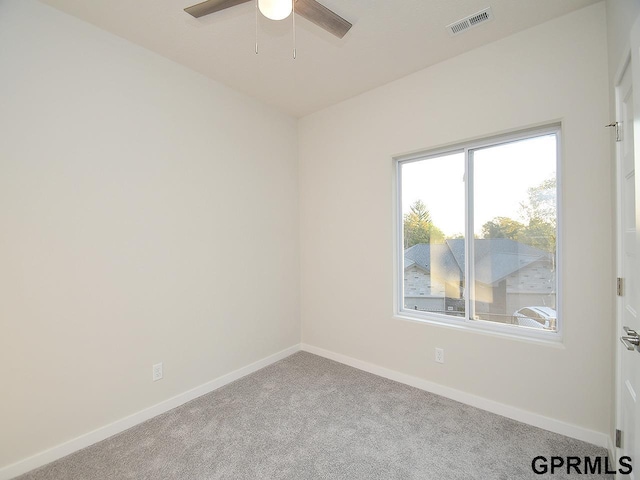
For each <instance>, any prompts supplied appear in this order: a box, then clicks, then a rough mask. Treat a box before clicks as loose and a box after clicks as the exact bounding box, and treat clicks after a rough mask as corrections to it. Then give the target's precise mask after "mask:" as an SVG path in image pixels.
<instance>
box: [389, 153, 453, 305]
mask: <svg viewBox="0 0 640 480" xmlns="http://www.w3.org/2000/svg"><path fill="white" fill-rule="evenodd" d="M464 163H465V162H464V153H462V152H461V153H455V154H448V155H442V156H438V157H431V158H427V159H424V160H420V161H414V162H408V163H403V164H402V165H401V172H400V173H401V185H402V198H401V202H402V221H403V248H404V261H403V274H404V283H403V290H404V308H405V309H407V310H415V311H421V312H431V313H438V314H443V315H450V316H454V317H465V299H464V295H463V292H464V252H465V245H464V231H465V228H464V227H465V186H464V168H465V167H464Z"/></svg>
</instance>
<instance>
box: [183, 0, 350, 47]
mask: <svg viewBox="0 0 640 480" xmlns="http://www.w3.org/2000/svg"><path fill="white" fill-rule="evenodd" d="M251 1H256V0H206V1H205V2H202V3H198V4H197V5H192V6H191V7H187V8H185V9H184V11H185V12H187V13H188V14H190V15H192V16H194V17H196V18H199V17H203V16H205V15H209V14H210V13H215V12H219V11H220V10H225V9H227V8H230V7H235V6H236V5H240V4H242V3H247V2H251ZM290 1H291V0H289V2H286V3H287V4H288V3H290ZM293 1H295V9H294V11H295V13H297V14H300V15H301V16H302V17H304V18H306V19H307V20H309V21H311V22H313V23H315V24H316V25H318V26H319V27H321V28H324V29H325V30H326V31H327V32H329V33H332V34H333V35H335V36H336V37H338V38H342V37H344V36H345V35H346V33H347V32H348V31H349V29H350V28H351V26H352V25H351V23H349V22H348V21H346V20H345V19H344V18H342V17H341V16H339V15H338V14H336V13H335V12H333V11H331V10H329V9H328V8H327V7H325V6H324V5H322V4H321V3H318V2H317V1H316V0H293ZM271 3H276V2H273V1H272V0H260V1H259V2H258V5H259V6H260V11H262V12H263V14H265V16H266V17H268V18H272V19H274V20H279V19H281V18H286V17H287V16H289V13H286V15H284V17H282V16H279V17H272V16H270V15H267V14H266V13H265V9H264V8H263V4H264V5H265V7H266V8H268V7H269V6H270V5H269V4H271ZM287 6H288V7H291V5H287ZM288 12H291V9H290V8H289V10H288Z"/></svg>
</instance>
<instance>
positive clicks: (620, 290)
mask: <svg viewBox="0 0 640 480" xmlns="http://www.w3.org/2000/svg"><path fill="white" fill-rule="evenodd" d="M616 294H617V295H618V296H619V297H621V296H622V295H623V294H624V281H623V280H622V278H620V277H618V278H617V279H616Z"/></svg>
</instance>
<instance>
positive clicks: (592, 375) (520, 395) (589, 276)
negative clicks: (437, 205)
mask: <svg viewBox="0 0 640 480" xmlns="http://www.w3.org/2000/svg"><path fill="white" fill-rule="evenodd" d="M469 34H472V33H471V32H470V33H469ZM607 85H608V78H607V38H606V16H605V6H604V4H603V3H599V4H596V5H593V6H591V7H588V8H586V9H583V10H579V11H577V12H574V13H572V14H570V15H568V16H565V17H562V18H559V19H556V20H553V21H551V22H549V23H546V24H543V25H540V26H538V27H535V28H532V29H530V30H527V31H524V32H521V33H519V34H516V35H514V36H511V37H509V38H506V39H504V40H501V41H498V42H496V43H493V44H490V45H487V46H485V47H482V48H479V49H477V50H474V51H472V52H469V53H467V54H464V55H461V56H459V57H456V58H454V59H451V60H449V61H446V62H443V63H441V64H438V65H436V66H433V67H431V68H428V69H425V70H422V71H420V72H417V73H416V74H413V75H411V76H409V77H406V78H404V79H401V80H398V81H395V82H393V83H391V84H388V85H386V86H384V87H381V88H378V89H376V90H374V91H371V92H369V93H366V94H363V95H361V96H359V97H356V98H353V99H350V100H348V101H345V102H343V103H340V104H338V105H335V106H333V107H331V108H328V109H326V110H323V111H321V112H318V113H316V114H312V115H309V116H307V117H304V118H303V119H301V121H300V127H299V130H300V135H299V144H300V147H299V148H300V218H301V220H300V222H301V224H300V229H301V236H300V238H301V271H302V278H301V298H302V305H301V314H302V322H303V324H302V335H303V342H304V343H306V344H310V345H312V346H315V347H319V348H323V349H326V350H329V351H332V352H335V353H337V354H341V355H347V356H350V357H353V358H356V359H359V360H362V361H365V362H370V363H373V364H376V365H379V366H381V367H384V368H387V369H391V370H395V371H398V372H401V373H404V374H409V375H412V376H415V377H418V378H420V379H425V380H428V381H430V382H434V383H437V384H440V385H443V386H446V387H450V388H454V389H458V390H462V391H464V392H467V393H469V394H473V395H477V396H480V397H484V398H486V399H490V400H494V401H496V402H501V403H504V404H507V405H510V406H512V407H517V408H519V409H522V410H526V411H529V412H534V413H536V414H539V415H543V416H546V417H550V418H553V419H557V420H560V421H562V422H567V423H570V424H573V425H575V426H579V427H582V428H584V429H588V430H592V431H596V432H600V433H608V431H609V422H610V415H609V414H610V409H611V394H610V392H611V386H612V379H611V368H612V347H611V345H612V332H611V323H612V321H613V288H612V285H613V275H612V271H611V262H612V255H611V251H612V235H611V231H612V230H611V228H612V224H611V208H612V203H611V198H612V197H611V182H610V179H611V166H610V157H609V132H608V131H607V130H606V129H605V128H603V126H604V125H605V124H606V122H607V121H608V118H609V104H608V91H607ZM557 120H561V121H562V124H563V142H564V143H563V167H562V176H563V182H564V188H563V192H562V201H563V208H562V212H561V213H562V216H563V224H562V235H563V240H562V246H561V248H562V250H563V253H564V257H563V270H562V277H563V283H562V291H563V293H564V296H563V308H562V312H561V314H562V318H563V319H564V330H565V331H564V334H565V335H564V342H563V346H562V348H557V347H551V346H545V345H540V344H536V343H532V342H526V341H519V340H514V339H509V338H502V337H498V336H492V335H483V334H478V333H472V332H467V331H460V330H456V329H451V328H446V327H441V326H434V325H428V324H420V323H415V322H408V321H404V320H400V319H394V318H393V305H392V301H393V291H394V285H393V282H392V279H393V276H394V275H393V273H394V272H393V256H394V252H393V246H392V245H393V235H394V233H393V215H392V214H393V210H392V205H393V194H392V185H393V162H392V157H393V156H395V155H399V154H403V153H407V152H412V151H419V150H424V149H429V148H433V147H437V146H442V145H446V144H450V143H456V142H460V141H462V140H465V139H472V138H477V137H482V136H486V135H492V134H496V133H501V132H506V131H509V130H512V129H520V128H526V127H529V126H532V125H538V124H544V123H547V122H553V121H557ZM354 271H357V272H359V282H354V277H353V272H354ZM356 285H359V286H356ZM436 346H437V347H443V348H444V349H445V358H446V363H445V364H444V365H438V364H436V363H435V362H434V360H433V357H434V347H436Z"/></svg>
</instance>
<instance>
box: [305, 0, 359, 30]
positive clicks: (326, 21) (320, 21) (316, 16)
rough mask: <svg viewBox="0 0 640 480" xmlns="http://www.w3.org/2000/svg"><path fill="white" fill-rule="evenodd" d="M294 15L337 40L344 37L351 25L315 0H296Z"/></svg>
mask: <svg viewBox="0 0 640 480" xmlns="http://www.w3.org/2000/svg"><path fill="white" fill-rule="evenodd" d="M296 13H299V14H300V16H302V17H304V18H306V19H307V20H309V21H310V22H313V23H315V24H316V25H318V26H319V27H322V28H324V29H325V30H326V31H327V32H329V33H332V34H334V35H335V36H336V37H338V38H342V37H344V36H345V35H346V34H347V32H348V31H349V29H350V28H351V27H352V25H351V23H349V22H347V21H346V20H345V19H344V18H342V17H341V16H340V15H338V14H336V13H334V12H332V11H331V10H329V9H328V8H327V7H325V6H324V5H322V4H320V3H318V2H316V0H296Z"/></svg>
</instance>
